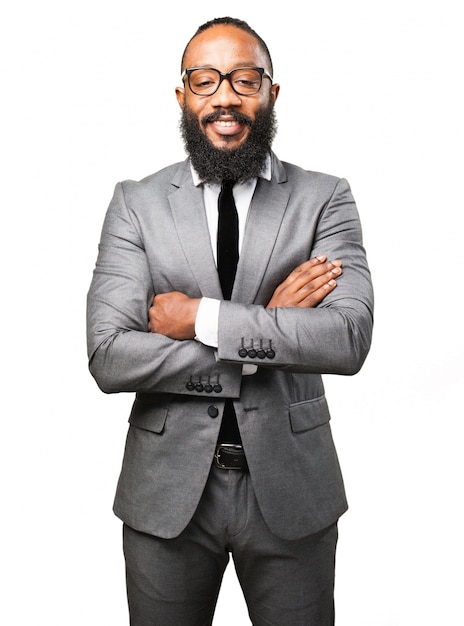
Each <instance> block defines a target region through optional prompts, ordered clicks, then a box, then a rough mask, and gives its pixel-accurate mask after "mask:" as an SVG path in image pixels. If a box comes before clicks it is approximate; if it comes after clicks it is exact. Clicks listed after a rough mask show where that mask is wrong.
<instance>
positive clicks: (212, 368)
mask: <svg viewBox="0 0 464 626" xmlns="http://www.w3.org/2000/svg"><path fill="white" fill-rule="evenodd" d="M153 296H154V288H153V280H152V276H151V272H150V268H149V266H148V261H147V256H146V253H145V250H144V244H143V237H142V233H141V232H140V227H139V225H138V223H137V220H136V219H135V218H134V215H133V214H132V213H131V212H130V211H129V210H128V208H127V206H126V202H125V198H124V190H123V185H122V184H121V183H119V184H118V185H117V186H116V189H115V193H114V196H113V199H112V201H111V203H110V206H109V208H108V211H107V213H106V217H105V220H104V224H103V229H102V234H101V239H100V245H99V253H98V258H97V262H96V266H95V270H94V273H93V278H92V282H91V285H90V289H89V292H88V296H87V351H88V358H89V369H90V372H91V374H92V375H93V377H94V378H95V380H96V382H97V384H98V385H99V387H100V388H101V389H102V391H104V392H106V393H115V392H121V391H129V392H133V391H136V392H147V393H153V392H159V393H174V394H187V395H190V394H192V393H193V394H194V395H196V396H198V395H199V394H198V391H193V392H192V390H189V388H188V383H189V382H190V381H193V382H198V381H200V382H201V381H203V382H205V381H206V380H207V379H208V377H210V379H211V381H212V382H216V381H219V382H220V384H221V387H222V390H223V391H222V393H218V395H228V396H230V397H237V396H238V395H239V390H240V378H241V377H240V372H241V368H240V367H238V366H237V365H233V364H232V365H231V364H227V363H218V361H217V358H216V354H215V351H214V350H213V349H212V348H210V347H208V346H204V345H203V344H201V343H199V342H198V341H195V340H191V341H176V340H173V339H170V338H168V337H165V336H163V335H158V334H155V333H150V332H148V328H147V324H148V308H149V306H150V305H151V302H152V300H153Z"/></svg>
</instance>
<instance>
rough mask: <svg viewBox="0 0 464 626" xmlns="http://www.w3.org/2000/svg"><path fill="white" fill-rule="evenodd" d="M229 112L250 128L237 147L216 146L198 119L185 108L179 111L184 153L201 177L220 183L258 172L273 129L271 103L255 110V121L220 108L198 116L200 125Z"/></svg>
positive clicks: (269, 148) (274, 130)
mask: <svg viewBox="0 0 464 626" xmlns="http://www.w3.org/2000/svg"><path fill="white" fill-rule="evenodd" d="M224 114H227V115H231V116H233V117H234V119H235V120H237V121H238V122H240V123H243V124H247V125H248V126H249V127H250V131H249V133H248V136H247V138H246V139H245V141H244V143H243V144H242V145H240V146H239V147H238V148H234V149H227V148H224V149H222V148H216V146H214V145H213V144H212V143H211V141H210V140H209V139H208V138H207V136H206V134H205V133H204V131H203V130H202V128H201V127H200V123H199V120H198V118H197V117H196V116H195V115H194V114H193V113H191V112H190V111H189V110H188V109H187V108H186V107H184V109H183V111H182V118H181V121H180V130H181V134H182V139H183V141H184V146H185V150H186V152H187V153H188V154H189V156H190V160H191V162H192V165H193V167H194V168H195V170H196V171H197V173H198V175H199V176H200V178H201V180H202V181H203V182H206V183H218V184H221V183H222V181H224V180H234V181H245V180H249V179H250V178H256V177H257V176H259V175H260V174H261V172H262V171H263V168H264V166H265V163H266V159H267V156H268V154H269V152H270V150H271V146H272V142H273V139H274V137H275V134H276V132H277V121H276V117H275V112H274V104H273V103H272V102H269V104H268V105H267V106H266V107H264V108H262V109H259V110H258V111H257V113H256V117H255V120H254V121H253V120H251V119H250V118H249V117H248V116H246V115H243V114H242V113H238V112H237V111H233V110H232V111H227V110H224V109H222V110H220V111H216V112H214V113H211V114H210V115H207V116H205V117H204V118H202V120H201V123H202V125H206V124H207V123H209V122H212V121H214V120H215V119H216V118H217V117H219V116H221V115H224Z"/></svg>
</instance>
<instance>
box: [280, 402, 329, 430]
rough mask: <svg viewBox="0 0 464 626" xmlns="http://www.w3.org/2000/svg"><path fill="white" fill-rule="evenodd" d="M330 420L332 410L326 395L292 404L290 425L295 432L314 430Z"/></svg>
mask: <svg viewBox="0 0 464 626" xmlns="http://www.w3.org/2000/svg"><path fill="white" fill-rule="evenodd" d="M329 420H330V412H329V407H328V405H327V400H326V399H325V396H320V397H319V398H314V399H313V400H304V401H303V402H296V403H295V404H291V405H290V425H291V427H292V431H293V432H294V433H301V432H304V431H306V430H312V429H313V428H317V427H318V426H322V425H323V424H327V423H328V422H329Z"/></svg>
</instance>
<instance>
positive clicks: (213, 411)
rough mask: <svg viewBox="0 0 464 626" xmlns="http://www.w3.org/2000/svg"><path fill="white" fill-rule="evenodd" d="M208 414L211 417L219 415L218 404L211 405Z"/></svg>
mask: <svg viewBox="0 0 464 626" xmlns="http://www.w3.org/2000/svg"><path fill="white" fill-rule="evenodd" d="M208 415H209V416H210V417H217V416H218V415H219V410H218V408H217V406H213V405H211V406H209V407H208Z"/></svg>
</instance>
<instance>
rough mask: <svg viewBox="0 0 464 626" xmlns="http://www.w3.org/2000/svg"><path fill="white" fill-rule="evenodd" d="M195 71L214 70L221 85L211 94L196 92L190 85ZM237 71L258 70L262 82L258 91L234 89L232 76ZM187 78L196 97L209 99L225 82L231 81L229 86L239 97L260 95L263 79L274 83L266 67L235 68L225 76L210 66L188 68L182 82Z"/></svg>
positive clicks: (184, 72) (183, 73) (182, 75)
mask: <svg viewBox="0 0 464 626" xmlns="http://www.w3.org/2000/svg"><path fill="white" fill-rule="evenodd" d="M195 70H214V71H215V72H217V73H218V74H219V83H218V84H217V87H216V89H215V90H214V91H212V92H211V93H208V94H206V93H197V92H196V91H194V90H193V89H192V87H191V85H190V75H191V74H192V72H195ZM237 70H256V71H257V72H258V73H259V76H260V82H259V87H258V89H257V90H256V91H253V92H252V93H240V92H239V91H237V89H236V88H235V87H234V85H233V83H232V79H231V77H232V74H233V73H234V72H236V71H237ZM185 77H187V83H188V86H189V89H190V91H191V92H192V93H193V94H195V95H196V96H205V97H209V96H212V95H213V94H215V93H216V91H217V90H218V89H219V87H220V86H221V83H222V81H223V80H228V81H229V85H230V86H231V87H232V89H233V90H234V91H235V93H236V94H237V95H239V96H255V95H256V94H257V93H259V91H260V90H261V87H262V86H263V78H269V80H270V81H271V84H272V83H273V80H274V79H273V78H272V76H271V75H270V74H268V73H267V72H266V70H265V69H264V67H234V69H232V70H230V72H227V73H226V74H223V73H222V72H221V71H220V70H218V69H216V68H215V67H208V66H204V67H201V66H200V67H187V68H186V69H185V70H184V71H183V72H182V74H181V80H182V82H183V81H184V78H185Z"/></svg>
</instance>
